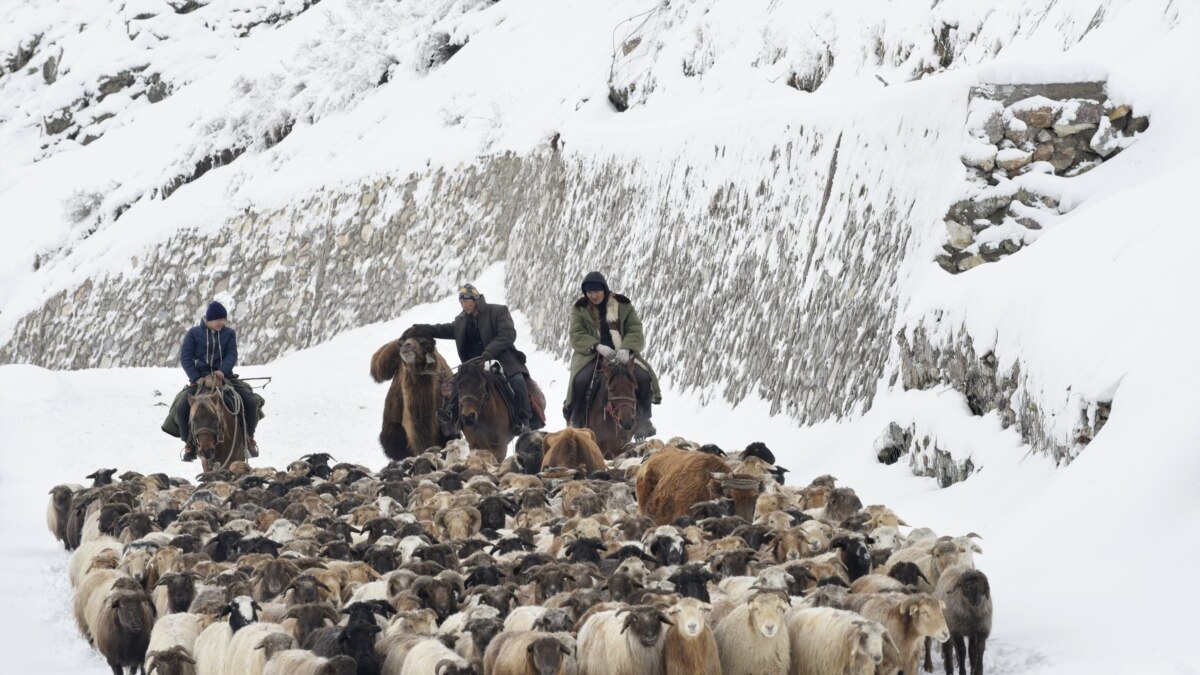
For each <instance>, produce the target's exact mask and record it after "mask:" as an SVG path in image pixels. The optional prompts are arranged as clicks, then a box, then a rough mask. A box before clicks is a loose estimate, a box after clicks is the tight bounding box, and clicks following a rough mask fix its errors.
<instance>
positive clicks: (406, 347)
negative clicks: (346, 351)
mask: <svg viewBox="0 0 1200 675" xmlns="http://www.w3.org/2000/svg"><path fill="white" fill-rule="evenodd" d="M371 377H373V378H375V381H376V382H386V381H387V380H391V381H392V386H391V388H389V389H388V393H387V398H386V399H385V400H384V404H383V429H382V430H381V431H380V432H379V444H380V445H381V446H383V454H385V455H387V457H388V459H404V458H406V457H411V456H413V455H416V454H419V453H421V452H423V451H424V450H425V448H428V447H430V446H434V445H436V446H441V445H443V443H444V441H445V440H446V439H444V438H442V434H441V431H440V430H439V429H438V421H437V409H438V406H439V405H441V403H442V382H443V381H445V380H448V379H449V378H450V366H448V365H447V364H446V360H445V359H443V358H442V355H441V354H439V353H438V351H437V347H436V346H435V345H434V342H433V340H432V339H430V338H409V339H406V340H394V341H392V342H389V343H387V344H385V345H384V346H382V347H380V348H379V350H378V351H376V352H375V354H374V356H372V357H371Z"/></svg>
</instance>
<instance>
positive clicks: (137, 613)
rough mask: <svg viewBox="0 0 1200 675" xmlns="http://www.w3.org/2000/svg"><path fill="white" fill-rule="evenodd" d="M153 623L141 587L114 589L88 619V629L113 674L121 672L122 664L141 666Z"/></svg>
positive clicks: (146, 598)
mask: <svg viewBox="0 0 1200 675" xmlns="http://www.w3.org/2000/svg"><path fill="white" fill-rule="evenodd" d="M153 625H154V605H153V604H152V603H151V602H150V596H148V595H146V593H145V591H142V590H141V589H139V590H136V591H132V590H114V591H112V592H111V593H109V594H108V595H107V596H105V598H104V603H103V606H102V608H101V609H100V611H99V613H98V614H96V616H94V617H92V618H91V619H90V620H89V622H88V633H89V634H90V635H91V636H92V639H93V640H94V641H95V645H96V649H97V651H99V652H100V654H101V655H103V656H104V659H105V660H106V661H107V662H108V666H109V667H110V668H112V671H113V675H121V669H122V668H124V667H130V668H132V667H135V666H136V667H139V668H142V666H143V663H144V662H145V660H146V648H147V647H148V646H149V645H150V631H151V628H152V627H153Z"/></svg>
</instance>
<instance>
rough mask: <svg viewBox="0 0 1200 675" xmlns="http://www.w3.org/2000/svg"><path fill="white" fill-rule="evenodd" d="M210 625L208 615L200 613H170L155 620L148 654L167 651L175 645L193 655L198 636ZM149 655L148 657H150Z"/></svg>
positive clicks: (147, 649)
mask: <svg viewBox="0 0 1200 675" xmlns="http://www.w3.org/2000/svg"><path fill="white" fill-rule="evenodd" d="M207 625H208V620H207V617H204V616H201V615H199V614H186V613H180V614H168V615H166V616H161V617H159V618H158V620H157V621H155V622H154V627H153V628H152V629H151V631H150V642H149V644H148V645H147V646H146V652H147V654H150V653H153V652H160V653H165V652H168V651H170V650H171V649H173V648H175V647H181V648H182V649H184V650H185V651H186V652H187V655H188V656H192V655H193V654H194V653H195V649H196V638H198V637H200V633H201V632H203V631H204V629H205V627H207ZM148 658H149V657H147V659H148Z"/></svg>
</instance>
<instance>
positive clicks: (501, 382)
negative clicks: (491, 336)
mask: <svg viewBox="0 0 1200 675" xmlns="http://www.w3.org/2000/svg"><path fill="white" fill-rule="evenodd" d="M488 374H489V375H490V376H491V378H492V382H494V383H495V384H496V388H497V389H499V390H500V395H501V396H503V397H504V402H505V403H506V404H508V410H509V423H516V421H517V419H516V417H515V416H514V415H513V412H514V411H515V410H516V409H517V393H516V392H515V391H513V388H512V385H511V384H509V383H508V377H506V376H505V375H504V368H502V367H501V366H500V364H499V363H498V362H497V363H493V364H492V365H491V367H490V368H488ZM524 377H525V381H526V383H527V387H526V388H527V389H529V410H530V412H531V413H532V415H530V419H529V428H530V429H541V428H542V427H544V426H546V395H545V394H543V393H542V388H541V387H539V386H538V384H537V382H534V380H533V378H532V377H529V376H528V375H526V376H524Z"/></svg>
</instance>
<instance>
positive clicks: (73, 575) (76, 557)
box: [67, 535, 121, 588]
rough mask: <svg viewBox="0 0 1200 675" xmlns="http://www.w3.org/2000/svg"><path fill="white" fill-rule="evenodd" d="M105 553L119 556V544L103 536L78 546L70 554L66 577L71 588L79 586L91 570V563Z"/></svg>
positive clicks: (112, 538) (113, 539)
mask: <svg viewBox="0 0 1200 675" xmlns="http://www.w3.org/2000/svg"><path fill="white" fill-rule="evenodd" d="M106 553H111V554H114V555H116V556H117V557H118V558H120V556H121V542H119V541H117V540H116V538H114V537H109V536H107V535H106V536H104V537H101V538H99V539H95V540H93V541H89V542H87V543H85V544H80V545H79V548H77V549H75V552H74V553H72V554H71V562H70V565H69V566H68V569H67V577H68V578H69V579H70V581H71V588H76V587H78V586H79V582H80V581H82V580H83V577H84V575H85V574H87V573H88V570H90V569H91V567H92V563H93V562H95V560H96V558H99V557H100V556H102V555H105V554H106Z"/></svg>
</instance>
